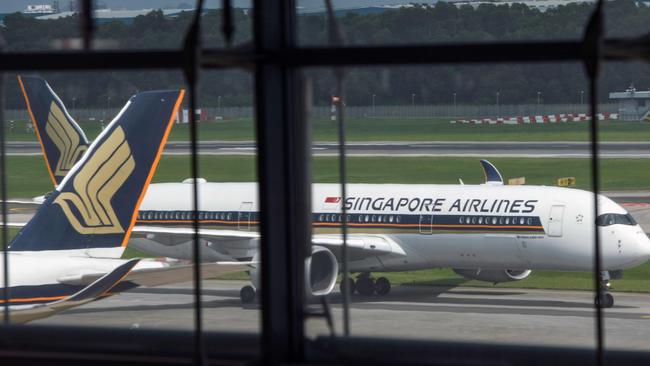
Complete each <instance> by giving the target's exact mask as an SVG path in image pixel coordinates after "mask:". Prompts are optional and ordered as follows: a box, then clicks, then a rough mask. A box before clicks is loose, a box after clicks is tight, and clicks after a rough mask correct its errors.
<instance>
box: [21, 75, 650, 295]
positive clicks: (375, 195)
mask: <svg viewBox="0 0 650 366" xmlns="http://www.w3.org/2000/svg"><path fill="white" fill-rule="evenodd" d="M23 81H25V79H23ZM43 83H45V82H44V81H43ZM45 84H46V83H45ZM23 91H24V92H25V99H26V101H27V103H28V105H29V104H30V99H31V100H34V98H30V97H29V95H31V93H42V94H44V95H50V98H51V99H54V98H56V96H55V94H54V92H53V91H52V90H51V88H49V87H48V88H47V89H44V88H42V87H41V88H39V87H34V88H26V89H25V88H24V89H23ZM52 95H53V96H52ZM45 99H47V98H45ZM56 99H58V98H56ZM64 115H65V116H66V121H67V122H68V123H69V124H71V125H76V122H75V121H74V120H73V119H72V118H69V115H68V114H67V113H64ZM32 119H33V123H34V125H35V128H36V129H43V125H44V124H45V123H46V122H47V120H43V119H39V118H32ZM66 130H67V131H80V130H81V129H80V128H78V126H76V127H69V128H67V129H66ZM39 136H40V137H41V138H42V136H43V135H42V134H39ZM69 140H74V138H69ZM77 140H78V141H82V139H77ZM46 145H47V144H46V143H43V146H44V148H43V150H44V154H45V155H48V153H49V152H48V149H47V148H46V147H45V146H46ZM50 150H51V149H50ZM51 160H54V159H49V158H48V161H51ZM481 165H482V167H483V170H484V174H485V178H486V179H485V183H484V184H480V185H470V184H460V185H450V184H348V185H347V187H346V191H347V197H345V199H344V198H343V197H342V196H341V193H340V188H341V187H340V185H339V184H321V183H315V184H313V185H312V209H313V213H312V225H313V230H314V235H313V238H312V242H311V244H312V255H311V256H310V258H309V262H308V265H307V269H306V277H305V278H308V279H309V280H308V281H307V282H308V286H309V288H308V290H309V291H311V293H312V294H316V295H325V294H328V293H330V292H331V291H332V289H333V288H334V286H335V282H336V278H337V276H338V274H339V273H338V268H339V266H338V262H339V258H340V253H341V248H342V245H343V240H342V238H341V236H340V235H339V234H338V231H339V229H340V227H341V225H342V221H343V220H342V219H343V218H342V214H341V212H342V207H343V205H345V208H346V211H347V218H346V221H347V223H348V227H349V232H350V234H349V236H348V242H347V243H348V247H349V253H350V254H349V258H350V260H349V263H348V266H349V269H350V271H351V272H354V273H358V276H357V278H356V280H353V281H350V282H349V283H347V284H342V286H349V288H350V291H351V292H358V293H360V294H362V295H371V294H373V293H376V294H379V295H385V294H388V293H389V292H390V289H391V284H390V281H389V280H388V279H387V278H385V277H380V278H377V279H374V278H373V277H372V276H371V273H372V272H391V271H412V270H419V269H428V268H452V269H453V270H454V271H455V272H456V273H457V274H459V275H461V276H463V277H465V278H469V279H475V280H480V281H486V282H492V283H499V282H508V281H518V280H523V279H525V278H527V277H528V276H529V275H530V274H531V271H532V270H560V271H592V270H593V251H594V245H593V240H594V225H596V228H597V230H599V233H600V238H601V250H602V255H603V257H602V258H603V260H602V270H603V271H602V272H601V273H600V274H599V276H600V279H601V286H602V287H603V288H604V289H606V290H607V289H609V287H610V278H611V276H612V275H615V276H618V275H620V274H621V273H622V270H624V269H629V268H632V267H635V266H638V265H640V264H642V263H644V262H646V261H647V260H648V259H650V239H648V237H647V236H646V235H645V233H644V232H643V230H642V229H641V227H640V226H639V225H638V224H637V223H636V222H635V221H634V219H633V218H632V216H631V215H629V213H628V212H627V211H626V210H625V209H623V208H622V207H621V206H619V205H618V204H616V203H615V202H614V201H612V200H611V199H609V198H607V197H605V196H602V195H599V196H598V202H599V212H600V215H599V216H598V217H597V218H596V217H594V210H593V193H592V192H588V191H584V190H579V189H571V188H560V187H547V186H508V185H504V184H503V178H502V176H501V174H500V173H499V172H498V170H497V169H496V167H494V166H493V165H492V164H491V163H489V162H487V161H481ZM49 166H50V165H48V168H49ZM192 182H193V180H187V181H185V182H183V183H157V184H152V185H151V186H150V188H149V191H148V192H147V195H146V196H145V197H144V200H143V202H142V206H141V208H140V211H139V213H138V216H137V222H136V226H135V227H134V229H133V232H134V237H133V238H132V239H131V240H130V242H129V245H132V246H133V247H135V248H137V249H139V250H142V251H145V252H148V253H153V254H156V255H163V256H167V257H172V258H181V259H189V258H191V240H190V238H191V235H192V231H191V229H189V228H188V227H187V226H188V225H189V224H190V223H191V222H192V220H193V212H192V209H191V206H190V201H189V200H188V199H187V197H189V196H190V190H191V188H192V184H188V183H192ZM461 182H462V181H461ZM197 183H198V188H199V197H201V202H200V207H199V211H200V212H199V213H198V220H199V222H200V223H201V224H202V226H203V228H202V229H201V230H200V235H201V240H202V246H201V257H202V260H206V261H218V260H233V259H234V260H241V261H247V260H252V261H254V262H255V261H256V260H257V259H258V247H259V241H260V236H259V234H258V233H257V232H256V228H257V226H258V225H259V217H260V216H259V210H258V197H257V193H258V189H257V184H256V183H211V182H206V181H205V180H198V181H197ZM250 274H251V281H252V285H253V286H245V287H243V288H242V289H241V291H240V296H241V299H242V301H243V302H250V301H254V299H255V291H256V288H257V287H258V284H259V278H258V273H257V271H256V270H252V271H250ZM595 302H596V303H597V304H598V305H599V306H603V307H612V306H613V305H614V298H613V296H612V295H611V294H610V293H609V292H607V291H605V293H604V294H603V296H602V298H597V299H595Z"/></svg>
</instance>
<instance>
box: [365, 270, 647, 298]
mask: <svg viewBox="0 0 650 366" xmlns="http://www.w3.org/2000/svg"><path fill="white" fill-rule="evenodd" d="M373 276H375V277H379V276H385V277H387V278H389V279H390V280H391V282H392V283H393V284H394V285H414V286H443V287H446V286H450V287H454V286H470V287H494V288H531V289H558V290H586V291H593V289H594V277H593V274H592V273H590V272H558V271H533V272H532V273H531V275H530V276H529V277H528V278H526V279H525V280H522V281H514V282H504V283H499V284H496V285H493V284H491V283H487V282H481V281H476V280H468V279H465V278H463V277H461V276H459V275H457V274H455V273H454V272H453V271H452V270H451V269H427V270H422V271H412V272H390V273H373ZM612 291H622V292H650V263H645V264H643V265H641V266H638V267H636V268H633V269H629V270H626V271H625V272H624V275H623V278H622V279H620V280H612Z"/></svg>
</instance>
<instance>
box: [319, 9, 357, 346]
mask: <svg viewBox="0 0 650 366" xmlns="http://www.w3.org/2000/svg"><path fill="white" fill-rule="evenodd" d="M325 6H326V8H327V20H328V27H329V29H328V30H329V42H330V46H334V47H340V46H342V45H343V34H342V33H341V28H340V27H339V24H338V22H337V19H336V14H335V13H334V6H333V5H332V1H331V0H325ZM334 74H335V77H336V97H337V98H338V102H336V106H337V107H336V115H337V116H336V117H337V122H338V138H339V182H340V184H341V236H342V237H343V246H342V247H341V269H342V271H341V272H342V274H343V276H342V278H341V281H342V283H343V284H344V286H342V287H341V288H342V290H343V291H342V294H341V295H342V297H343V307H342V311H343V335H344V336H346V337H349V336H350V287H351V286H350V285H349V284H350V269H349V266H348V260H349V257H348V210H347V208H346V207H345V202H346V201H347V197H348V193H347V182H348V179H347V167H346V160H345V158H346V152H345V88H344V86H343V82H344V78H345V71H344V70H343V69H342V68H337V69H335V70H334Z"/></svg>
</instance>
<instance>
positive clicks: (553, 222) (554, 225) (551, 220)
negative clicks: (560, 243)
mask: <svg viewBox="0 0 650 366" xmlns="http://www.w3.org/2000/svg"><path fill="white" fill-rule="evenodd" d="M563 217H564V206H563V205H555V206H551V213H550V214H549V216H548V236H562V219H563Z"/></svg>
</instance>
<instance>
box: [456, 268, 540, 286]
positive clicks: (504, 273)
mask: <svg viewBox="0 0 650 366" xmlns="http://www.w3.org/2000/svg"><path fill="white" fill-rule="evenodd" d="M454 272H456V273H457V274H459V275H461V276H463V277H465V278H470V279H472V280H479V281H485V282H492V283H497V282H511V281H521V280H523V279H525V278H526V277H528V276H530V273H531V272H532V271H531V270H530V269H525V270H518V269H458V268H454Z"/></svg>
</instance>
